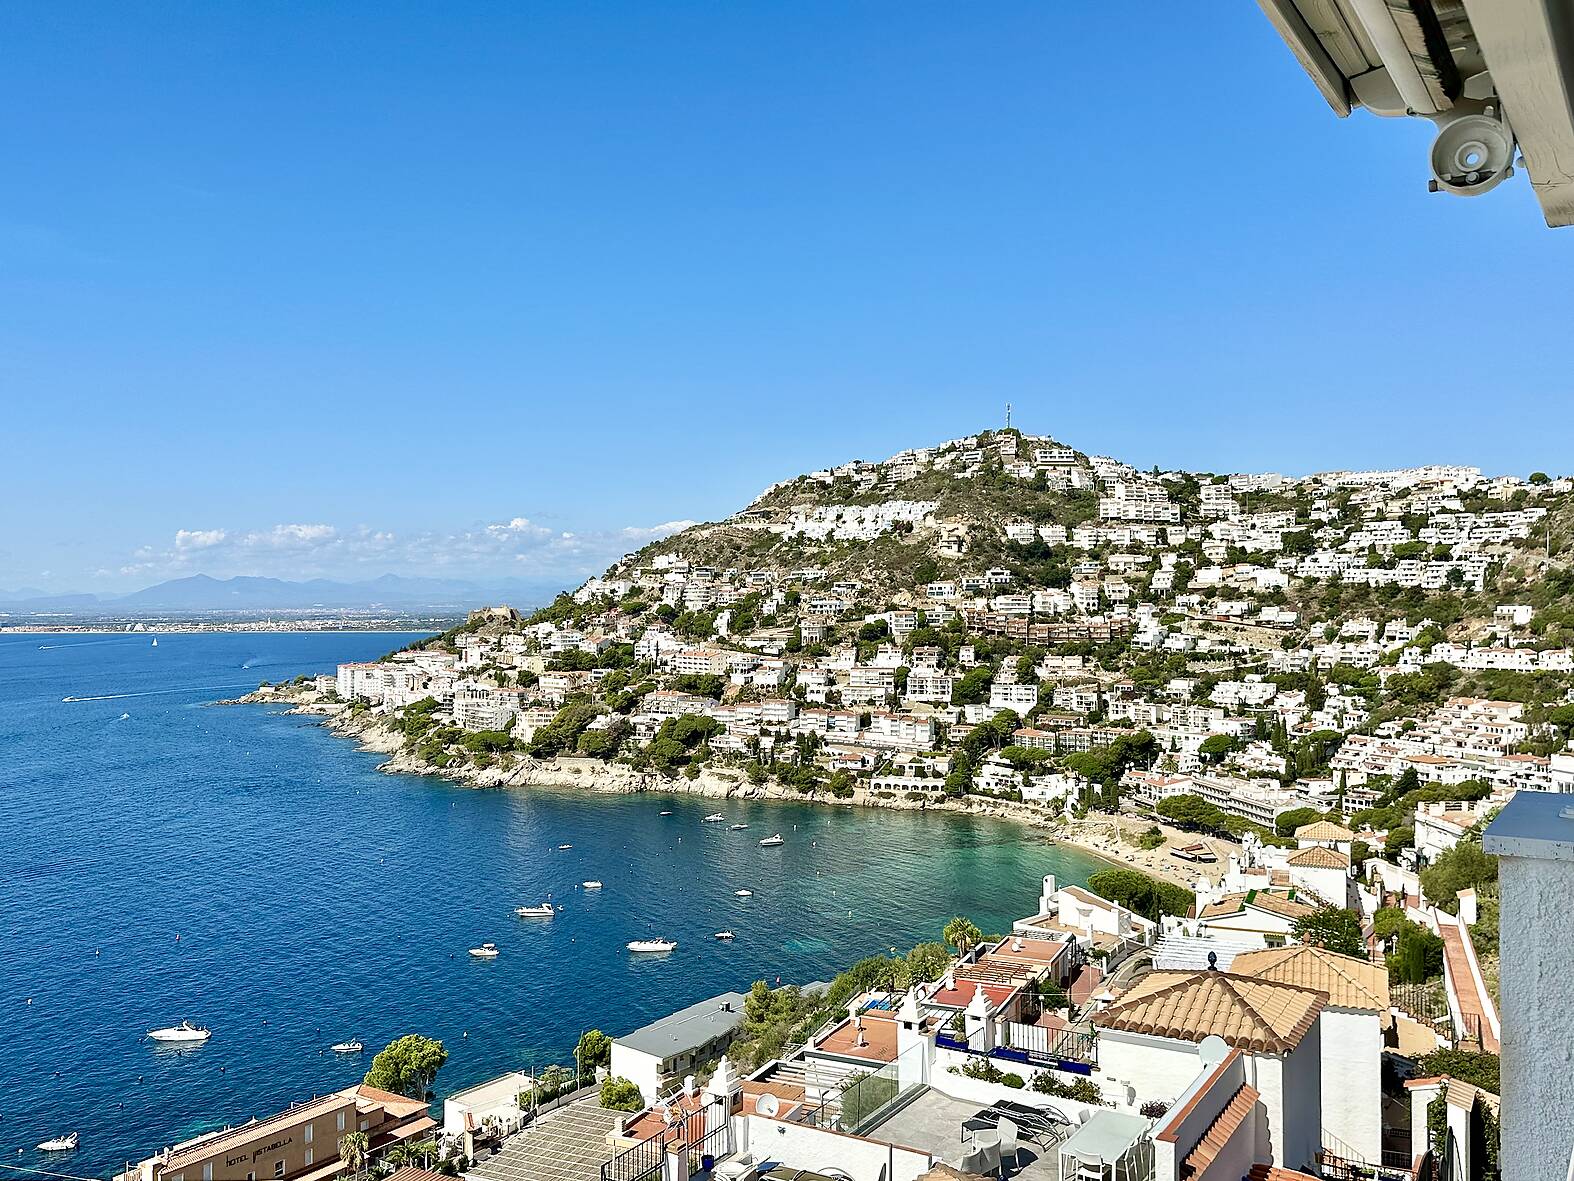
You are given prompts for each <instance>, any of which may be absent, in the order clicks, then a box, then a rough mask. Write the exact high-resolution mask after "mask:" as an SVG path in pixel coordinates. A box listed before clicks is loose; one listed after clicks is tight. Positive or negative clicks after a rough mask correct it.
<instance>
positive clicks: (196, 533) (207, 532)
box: [175, 529, 228, 550]
mask: <svg viewBox="0 0 1574 1181" xmlns="http://www.w3.org/2000/svg"><path fill="white" fill-rule="evenodd" d="M227 536H228V534H227V533H225V531H224V530H223V529H181V530H178V531H177V532H176V533H175V548H176V549H177V550H187V549H207V548H209V547H210V546H215V545H219V544H220V543H222V542H223V540H224V539H225V537H227Z"/></svg>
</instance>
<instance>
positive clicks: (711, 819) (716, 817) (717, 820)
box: [700, 812, 727, 824]
mask: <svg viewBox="0 0 1574 1181" xmlns="http://www.w3.org/2000/svg"><path fill="white" fill-rule="evenodd" d="M726 819H727V818H726V817H725V816H723V815H722V814H721V813H720V812H712V813H711V814H710V815H709V816H706V817H705V818H704V819H702V820H701V821H700V823H701V824H722V823H724V822H725V821H726Z"/></svg>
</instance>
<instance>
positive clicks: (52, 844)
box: [0, 633, 1098, 1176]
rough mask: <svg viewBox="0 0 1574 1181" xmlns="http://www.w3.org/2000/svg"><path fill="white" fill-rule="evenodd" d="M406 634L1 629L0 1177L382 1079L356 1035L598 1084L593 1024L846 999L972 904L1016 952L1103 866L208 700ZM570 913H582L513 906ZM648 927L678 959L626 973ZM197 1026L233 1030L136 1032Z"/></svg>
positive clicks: (956, 831)
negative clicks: (826, 987)
mask: <svg viewBox="0 0 1574 1181" xmlns="http://www.w3.org/2000/svg"><path fill="white" fill-rule="evenodd" d="M409 639H410V637H408V636H391V635H376V634H367V633H337V634H302V635H200V636H199V635H172V636H163V637H161V638H160V641H159V644H158V646H157V647H153V646H152V644H151V643H150V641H149V639H148V637H146V636H71V637H51V636H37V635H32V636H19V635H0V809H3V812H0V815H3V817H4V823H3V826H0V831H3V833H4V834H5V835H4V838H3V840H4V847H3V848H0V1162H3V1163H6V1164H10V1165H29V1166H32V1165H38V1166H43V1167H47V1168H51V1169H57V1170H59V1171H61V1172H66V1173H72V1174H79V1175H91V1176H101V1175H104V1174H106V1173H107V1172H108V1171H109V1170H110V1169H112V1168H115V1167H118V1166H119V1165H120V1164H121V1163H122V1162H124V1161H125V1160H126V1159H128V1158H129V1159H137V1158H138V1157H140V1156H142V1155H145V1154H146V1153H148V1152H150V1151H152V1150H154V1149H156V1148H158V1147H160V1146H161V1145H163V1144H167V1143H170V1142H173V1141H174V1140H176V1139H179V1138H181V1137H184V1136H189V1135H192V1134H194V1133H196V1132H199V1131H203V1130H206V1129H208V1128H211V1127H215V1126H219V1125H222V1124H224V1123H229V1122H235V1121H239V1120H243V1119H246V1118H249V1117H251V1116H254V1115H266V1114H268V1113H270V1112H272V1111H275V1110H277V1109H279V1108H281V1107H283V1106H285V1105H287V1104H289V1103H290V1102H292V1101H296V1100H299V1099H303V1098H307V1097H309V1096H310V1095H312V1094H314V1093H320V1092H324V1091H328V1090H331V1089H334V1088H338V1087H342V1086H346V1085H348V1084H350V1083H353V1082H356V1081H357V1080H358V1079H359V1076H360V1074H361V1073H362V1072H363V1071H364V1070H365V1068H366V1064H367V1062H369V1061H370V1052H368V1054H367V1055H366V1057H365V1058H364V1059H350V1060H346V1059H344V1058H341V1057H338V1056H335V1055H333V1054H330V1053H326V1047H327V1046H328V1045H329V1044H330V1043H332V1042H337V1041H341V1040H344V1039H348V1038H359V1039H360V1040H362V1041H364V1042H365V1043H366V1044H367V1046H368V1048H369V1051H370V1049H373V1048H376V1047H378V1046H381V1045H382V1044H383V1043H384V1042H386V1041H387V1040H389V1039H391V1038H393V1037H396V1036H398V1035H400V1034H404V1033H409V1032H413V1031H414V1032H421V1033H425V1034H429V1035H431V1036H434V1037H440V1038H442V1039H443V1040H444V1041H445V1042H446V1043H447V1045H448V1047H449V1050H450V1058H449V1063H448V1065H447V1067H446V1068H445V1069H444V1070H443V1072H442V1074H441V1076H440V1077H439V1080H438V1089H439V1093H445V1092H448V1091H452V1090H456V1089H458V1088H459V1087H460V1086H463V1085H466V1084H469V1083H473V1082H476V1081H479V1080H481V1079H484V1078H487V1077H489V1076H491V1075H494V1074H496V1073H498V1072H501V1071H503V1070H506V1069H515V1068H522V1069H530V1068H531V1067H532V1066H539V1065H544V1064H545V1063H548V1062H552V1061H572V1056H571V1054H570V1053H569V1051H570V1050H571V1049H572V1047H573V1044H574V1042H575V1041H576V1039H577V1038H578V1035H579V1033H580V1032H581V1031H582V1030H584V1029H586V1028H589V1027H592V1026H598V1027H601V1028H604V1029H606V1030H608V1031H609V1032H611V1033H614V1034H616V1033H622V1032H626V1031H627V1030H629V1029H631V1028H633V1027H635V1026H636V1025H639V1024H642V1023H644V1022H645V1021H648V1020H650V1019H653V1018H655V1017H658V1016H661V1015H662V1014H665V1013H668V1012H670V1011H672V1010H673V1009H675V1008H678V1007H680V1006H682V1005H685V1004H689V1003H692V1002H694V1001H696V1000H701V999H703V998H705V997H707V996H710V995H713V994H714V993H716V992H719V991H722V990H724V989H729V988H740V989H741V988H746V987H747V986H748V984H749V982H750V981H752V980H755V979H757V978H761V977H763V978H766V979H769V980H771V981H775V980H776V978H777V977H780V978H781V979H782V980H783V981H786V982H800V983H801V982H806V981H809V980H816V979H827V978H829V977H830V976H831V975H832V974H834V973H835V972H836V971H837V970H838V969H839V968H841V967H844V966H845V965H847V964H848V963H850V962H851V961H852V960H854V959H856V958H858V957H859V956H862V955H867V954H871V953H874V952H878V951H884V950H886V949H888V948H890V947H893V946H894V947H897V948H900V949H903V950H905V949H906V948H907V947H909V946H910V945H912V944H913V943H914V942H916V941H918V940H920V939H927V938H934V937H935V936H936V933H937V929H938V927H939V925H940V923H942V922H943V921H944V920H945V918H947V917H949V916H951V915H953V914H962V913H965V914H968V915H970V916H971V917H972V918H973V919H974V920H975V921H977V922H978V923H979V924H980V925H981V926H982V927H983V928H984V929H985V930H990V929H1001V928H1003V927H1004V926H1005V925H1006V924H1008V923H1009V921H1010V920H1011V919H1012V918H1014V917H1016V916H1019V915H1021V914H1024V913H1027V912H1029V911H1030V910H1031V909H1032V907H1033V905H1034V902H1035V900H1036V897H1037V887H1038V880H1039V878H1040V877H1041V875H1043V874H1045V873H1051V872H1052V873H1056V874H1058V875H1060V876H1061V877H1062V878H1063V879H1065V880H1069V881H1075V882H1083V881H1085V880H1086V876H1087V874H1089V873H1091V872H1092V871H1093V870H1095V869H1096V868H1097V867H1098V863H1097V862H1096V861H1094V860H1093V859H1091V858H1089V857H1087V856H1084V855H1082V854H1080V853H1078V852H1077V851H1076V850H1072V849H1068V848H1063V847H1055V846H1049V845H1045V844H1043V843H1040V842H1039V841H1037V840H1035V839H1034V838H1033V837H1031V836H1030V835H1028V834H1027V833H1025V832H1023V831H1022V830H1019V829H1016V828H1014V827H1011V826H1008V825H1005V824H1001V823H998V822H989V821H983V820H967V819H960V818H956V817H945V816H924V815H917V814H910V813H901V812H889V813H888V812H876V811H866V810H856V811H855V810H845V811H843V810H833V809H829V808H824V807H815V806H809V805H797V804H779V803H778V804H771V803H730V804H726V805H725V806H723V805H719V804H718V803H716V802H715V801H706V800H696V801H692V802H691V801H688V800H684V799H673V798H670V797H666V796H657V795H650V796H625V797H611V798H600V797H586V796H584V795H580V794H574V793H567V792H548V791H529V792H526V791H475V790H471V789H468V788H462V787H456V786H453V785H451V784H448V783H445V782H443V781H442V780H439V779H430V778H415V777H408V776H392V775H382V774H379V773H378V772H377V771H376V766H377V763H378V761H379V760H378V757H377V756H375V755H371V754H364V753H361V752H359V751H357V750H355V748H354V747H353V745H352V744H350V743H348V742H345V741H344V740H342V739H338V738H335V737H333V736H332V735H330V734H328V733H327V732H325V731H323V730H322V729H320V728H319V727H318V726H316V725H314V724H313V723H312V721H311V719H306V718H293V717H286V716H284V715H283V714H282V713H280V712H279V711H277V710H271V709H267V708H264V707H256V706H246V707H213V706H210V705H209V704H208V703H209V702H211V701H213V700H214V699H215V698H218V697H224V696H233V695H236V694H238V693H240V692H243V691H245V690H247V689H250V688H252V687H254V686H255V685H256V684H257V682H258V681H259V680H261V679H270V680H277V679H279V678H281V677H284V676H286V675H293V674H295V673H297V672H321V671H331V670H332V668H333V666H334V665H335V664H336V663H338V662H339V661H344V660H365V659H370V658H372V657H375V656H377V655H380V654H382V653H383V652H386V651H388V650H389V649H390V648H393V647H396V646H400V645H402V644H404V643H406V642H408V640H409ZM65 697H75V698H84V699H86V700H77V701H71V702H65V701H62V698H65ZM664 809H670V810H672V812H673V815H671V816H665V817H664V816H662V815H660V813H661V811H662V810H664ZM712 810H717V811H724V812H726V814H727V816H728V819H729V821H733V822H746V823H748V824H749V825H750V828H749V829H748V830H747V831H746V832H728V831H727V830H726V828H725V826H722V825H701V824H700V817H701V816H703V815H704V814H706V813H707V812H709V811H712ZM778 831H780V832H781V833H782V834H783V835H784V836H786V837H787V844H786V845H785V846H784V847H782V848H778V849H761V848H760V847H759V846H758V844H757V842H758V840H759V838H761V837H763V836H768V835H770V834H771V833H773V832H778ZM564 843H568V844H572V845H573V846H574V848H573V849H572V850H571V851H569V852H558V851H557V846H558V845H559V844H564ZM594 878H599V879H601V880H602V881H604V882H605V883H606V887H605V889H603V890H601V891H599V892H592V893H587V892H585V891H583V890H581V889H579V888H578V884H579V883H580V882H582V881H585V880H587V879H594ZM740 888H748V889H751V890H753V891H754V896H753V897H752V898H748V899H740V898H736V897H734V895H733V891H734V890H737V889H740ZM548 895H551V897H552V898H553V899H554V900H556V901H557V902H560V903H561V904H562V905H563V907H564V910H563V912H562V913H561V914H560V915H559V916H558V917H557V918H556V919H555V920H552V921H541V920H537V921H534V922H532V921H529V920H522V919H517V918H515V917H514V916H513V913H512V908H513V907H514V906H517V905H519V904H521V903H534V902H539V901H541V900H542V899H544V898H546V897H547V896H548ZM723 928H728V929H731V930H733V931H735V932H737V939H736V941H735V942H733V943H731V944H723V943H718V942H717V941H715V940H714V939H713V938H712V937H711V936H712V935H713V933H714V932H716V931H718V930H721V929H723ZM653 933H660V934H664V935H668V936H670V937H672V938H675V939H677V940H679V942H680V947H679V949H678V951H677V952H675V953H674V954H672V955H670V956H666V957H658V958H643V959H641V958H636V957H631V956H629V955H628V953H627V952H626V951H625V950H624V946H623V945H624V943H625V942H626V941H627V940H629V939H633V938H637V937H641V936H647V935H650V934H653ZM483 940H492V941H495V942H496V943H497V944H498V946H499V947H500V948H501V949H502V955H501V956H500V957H499V958H498V959H496V960H493V961H490V962H484V961H478V960H474V959H472V958H470V957H469V956H467V955H466V954H465V953H466V949H467V948H469V947H472V946H474V945H475V944H477V943H480V942H482V941H483ZM182 1018H186V1019H190V1020H192V1021H195V1022H199V1023H201V1024H205V1025H208V1026H210V1027H211V1028H212V1029H213V1030H214V1031H215V1032H214V1036H213V1039H212V1040H211V1041H210V1042H208V1043H207V1044H206V1045H205V1046H201V1047H198V1048H196V1049H190V1050H186V1051H172V1050H168V1049H158V1048H155V1047H154V1046H153V1045H151V1044H149V1043H147V1042H146V1041H143V1040H141V1038H142V1034H143V1032H144V1031H146V1030H147V1029H149V1028H153V1027H156V1026H160V1025H167V1024H173V1023H174V1022H176V1021H179V1020H181V1019H182ZM69 1131H77V1132H79V1133H80V1134H81V1137H82V1146H81V1148H80V1149H79V1150H78V1152H77V1153H75V1154H74V1155H73V1156H69V1157H53V1158H45V1157H43V1156H42V1155H41V1154H39V1153H37V1152H36V1151H35V1150H34V1148H33V1146H34V1145H35V1144H36V1143H37V1142H38V1141H40V1140H43V1139H46V1138H48V1137H51V1136H56V1135H60V1134H62V1133H65V1132H69Z"/></svg>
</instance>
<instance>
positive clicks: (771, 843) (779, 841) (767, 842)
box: [760, 833, 787, 849]
mask: <svg viewBox="0 0 1574 1181" xmlns="http://www.w3.org/2000/svg"><path fill="white" fill-rule="evenodd" d="M786 843H787V838H785V837H784V836H782V834H781V833H777V834H776V835H775V836H770V837H766V838H765V839H764V840H762V841H761V842H760V847H761V848H769V849H774V848H775V847H776V846H777V845H785V844H786Z"/></svg>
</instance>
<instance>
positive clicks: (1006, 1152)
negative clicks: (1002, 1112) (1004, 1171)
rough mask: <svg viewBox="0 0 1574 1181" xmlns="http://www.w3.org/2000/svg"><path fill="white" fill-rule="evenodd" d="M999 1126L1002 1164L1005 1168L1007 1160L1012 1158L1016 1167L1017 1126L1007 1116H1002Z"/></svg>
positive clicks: (1011, 1160) (1013, 1166) (1012, 1162)
mask: <svg viewBox="0 0 1574 1181" xmlns="http://www.w3.org/2000/svg"><path fill="white" fill-rule="evenodd" d="M997 1128H998V1130H999V1133H1000V1166H1001V1168H1005V1164H1006V1161H1007V1160H1010V1162H1011V1167H1012V1168H1013V1169H1015V1168H1016V1167H1017V1126H1016V1124H1014V1123H1012V1122H1011V1121H1010V1120H1008V1119H1007V1118H1006V1117H1005V1116H1001V1117H1000V1123H999V1124H998V1125H997Z"/></svg>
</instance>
